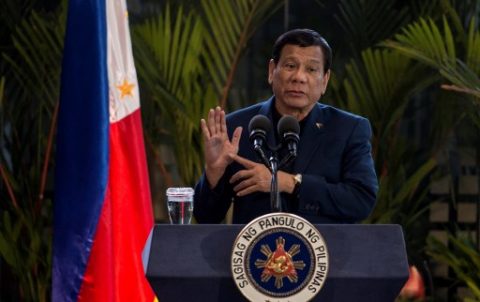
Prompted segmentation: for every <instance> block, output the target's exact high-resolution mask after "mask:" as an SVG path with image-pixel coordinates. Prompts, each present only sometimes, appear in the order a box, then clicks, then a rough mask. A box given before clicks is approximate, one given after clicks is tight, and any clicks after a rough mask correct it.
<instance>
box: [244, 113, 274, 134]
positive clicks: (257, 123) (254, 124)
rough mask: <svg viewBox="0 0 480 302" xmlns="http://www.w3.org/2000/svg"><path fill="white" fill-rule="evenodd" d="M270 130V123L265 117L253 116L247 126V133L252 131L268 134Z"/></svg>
mask: <svg viewBox="0 0 480 302" xmlns="http://www.w3.org/2000/svg"><path fill="white" fill-rule="evenodd" d="M271 129H272V123H271V122H270V120H269V119H268V118H267V117H266V116H265V115H261V114H258V115H255V116H254V117H253V118H252V119H251V120H250V123H249V124H248V132H249V133H251V132H252V131H253V130H263V131H265V132H269V131H270V130H271Z"/></svg>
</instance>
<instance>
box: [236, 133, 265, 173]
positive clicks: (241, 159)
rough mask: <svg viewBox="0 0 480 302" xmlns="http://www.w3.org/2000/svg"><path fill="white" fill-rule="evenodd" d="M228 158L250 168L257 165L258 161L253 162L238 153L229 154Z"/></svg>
mask: <svg viewBox="0 0 480 302" xmlns="http://www.w3.org/2000/svg"><path fill="white" fill-rule="evenodd" d="M237 129H238V128H237ZM235 131H237V130H235ZM239 139H240V138H239ZM232 142H233V141H232ZM230 158H231V159H232V160H234V161H236V162H237V163H239V164H241V165H242V166H244V167H245V168H247V169H251V168H253V167H255V166H256V165H258V163H256V162H254V161H251V160H248V159H246V158H244V157H241V156H240V155H238V154H230Z"/></svg>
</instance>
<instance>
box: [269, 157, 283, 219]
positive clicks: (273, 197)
mask: <svg viewBox="0 0 480 302" xmlns="http://www.w3.org/2000/svg"><path fill="white" fill-rule="evenodd" d="M269 162H270V171H271V172H272V181H271V183H270V208H271V209H272V211H273V212H282V201H281V199H280V192H278V178H277V174H278V158H277V153H276V152H272V156H271V157H270V159H269Z"/></svg>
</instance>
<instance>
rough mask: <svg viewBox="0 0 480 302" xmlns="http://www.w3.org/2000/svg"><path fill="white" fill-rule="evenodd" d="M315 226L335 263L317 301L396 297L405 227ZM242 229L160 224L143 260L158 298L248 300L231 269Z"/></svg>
mask: <svg viewBox="0 0 480 302" xmlns="http://www.w3.org/2000/svg"><path fill="white" fill-rule="evenodd" d="M315 227H316V228H317V229H318V230H319V231H320V233H321V234H322V236H323V238H324V240H325V242H326V245H327V248H328V253H329V258H330V265H329V272H328V276H327V279H326V281H325V284H324V286H323V288H322V290H321V291H320V293H319V294H318V295H317V296H316V297H315V298H314V299H313V300H312V301H329V302H330V301H369V302H370V301H382V302H383V301H394V300H395V298H396V297H397V295H398V294H399V292H400V290H401V288H402V287H403V285H404V284H405V282H406V280H407V278H408V274H409V273H408V262H407V256H406V250H405V243H404V239H403V232H402V229H401V227H400V226H398V225H362V224H360V225H358V224H357V225H315ZM242 228H243V225H167V224H159V225H156V226H155V227H154V228H153V229H152V232H151V234H150V238H149V240H148V242H147V244H146V246H145V249H144V255H143V256H144V257H143V261H144V268H145V271H146V276H147V279H148V281H149V283H150V285H151V286H152V288H153V290H154V291H155V293H156V295H157V297H158V299H159V301H161V302H170V301H172V302H177V301H182V302H189V301H196V302H202V301H208V302H212V301H221V302H226V301H228V302H235V301H247V300H246V298H244V297H243V296H242V294H241V293H240V291H239V290H238V289H237V287H236V285H235V283H234V281H233V279H232V273H231V271H230V258H231V251H232V245H233V242H234V241H235V238H236V236H237V234H238V233H240V231H241V229H242ZM271 301H272V302H274V301H275V299H272V300H271ZM292 302H293V301H292ZM295 302H297V301H295ZM298 302H300V301H298Z"/></svg>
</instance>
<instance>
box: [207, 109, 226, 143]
mask: <svg viewBox="0 0 480 302" xmlns="http://www.w3.org/2000/svg"><path fill="white" fill-rule="evenodd" d="M205 124H206V126H207V129H208V133H209V135H208V136H206V137H212V136H214V135H217V134H219V135H224V134H226V133H227V123H226V121H225V111H224V110H222V108H220V107H219V106H217V107H215V109H213V108H212V109H210V110H209V111H208V117H207V120H206V123H205ZM202 127H203V125H202ZM202 131H204V130H203V128H202Z"/></svg>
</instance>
